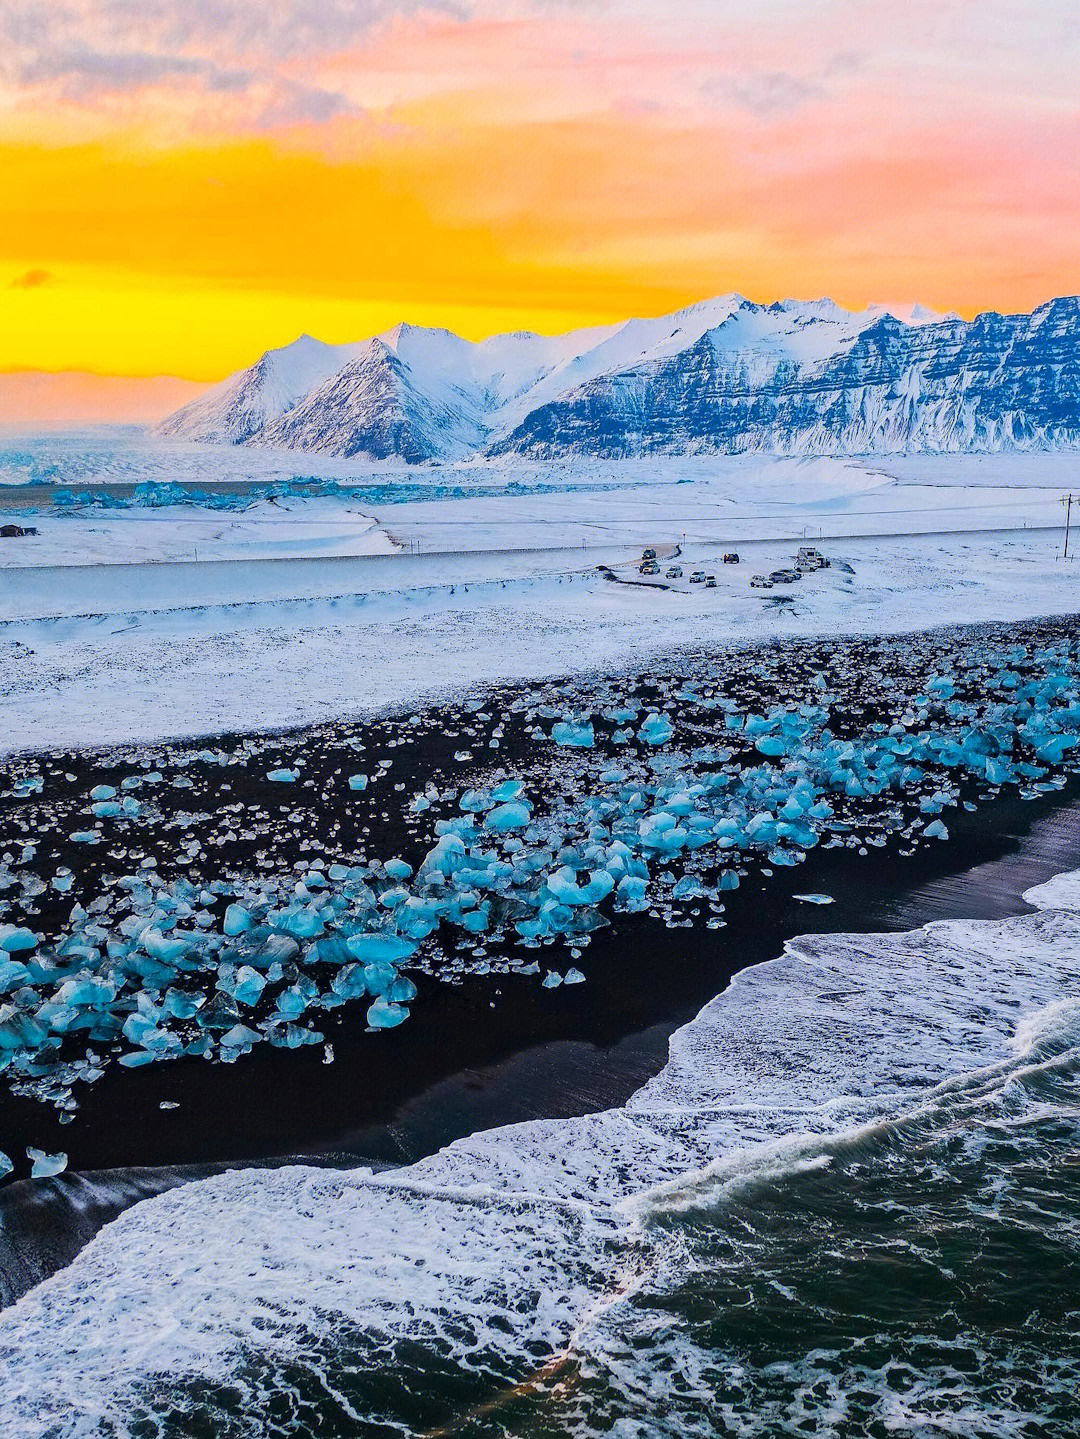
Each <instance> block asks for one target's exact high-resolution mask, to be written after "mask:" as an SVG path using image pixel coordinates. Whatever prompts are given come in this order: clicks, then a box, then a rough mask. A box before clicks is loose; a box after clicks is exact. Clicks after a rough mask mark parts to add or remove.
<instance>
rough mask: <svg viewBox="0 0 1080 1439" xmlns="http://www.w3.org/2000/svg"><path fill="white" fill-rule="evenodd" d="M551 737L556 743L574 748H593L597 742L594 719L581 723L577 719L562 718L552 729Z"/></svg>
mask: <svg viewBox="0 0 1080 1439" xmlns="http://www.w3.org/2000/svg"><path fill="white" fill-rule="evenodd" d="M551 738H552V739H553V740H554V741H555V743H556V744H560V745H567V746H569V747H571V748H573V749H592V748H593V747H594V746H595V744H596V732H595V731H594V729H593V725H592V720H586V721H584V723H579V722H578V721H576V720H560V721H559V723H558V724H556V725H553V726H552V729H551Z"/></svg>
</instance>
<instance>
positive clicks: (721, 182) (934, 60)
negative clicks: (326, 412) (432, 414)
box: [0, 0, 1080, 380]
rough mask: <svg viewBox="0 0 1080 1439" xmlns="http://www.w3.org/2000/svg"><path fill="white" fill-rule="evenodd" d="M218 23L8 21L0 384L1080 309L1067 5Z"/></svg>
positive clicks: (592, 7)
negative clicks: (744, 297)
mask: <svg viewBox="0 0 1080 1439" xmlns="http://www.w3.org/2000/svg"><path fill="white" fill-rule="evenodd" d="M43 9H44V10H45V12H46V13H45V14H44V15H43ZM194 10H195V7H190V6H181V5H179V4H178V3H173V0H151V3H148V4H146V5H144V6H141V7H139V8H138V9H137V10H133V9H132V7H130V6H129V5H127V4H125V3H122V0H72V3H71V4H70V5H68V6H65V7H59V6H57V7H41V6H40V5H39V4H37V3H35V0H12V3H9V4H8V5H6V6H5V7H4V10H3V14H2V16H0V39H2V40H3V46H4V52H5V53H4V59H3V60H2V61H0V174H2V175H3V180H4V183H3V185H0V292H2V297H0V314H2V323H0V370H18V369H41V370H84V369H85V370H91V371H94V372H97V373H99V374H116V375H151V374H170V375H176V376H180V377H182V378H185V379H194V380H212V379H216V378H218V377H220V376H221V375H223V374H225V373H227V372H229V371H231V370H233V369H236V368H237V367H239V366H241V365H244V364H247V363H250V362H251V361H252V360H253V359H254V358H255V357H256V356H257V355H258V354H259V353H261V352H262V350H264V349H265V348H266V347H267V346H269V345H275V344H281V343H285V342H287V341H288V340H291V339H292V338H294V337H295V336H296V335H297V334H298V333H300V332H303V331H309V332H311V333H314V334H317V335H319V336H320V337H322V338H325V339H328V340H335V341H342V340H349V339H355V338H358V337H360V336H363V335H366V334H371V333H374V332H377V331H378V330H380V329H383V328H385V327H387V326H389V325H391V324H393V323H394V322H395V321H397V320H399V319H401V318H407V319H409V320H411V321H413V322H415V323H425V324H440V325H445V326H447V327H449V328H452V329H456V330H458V331H460V332H462V333H464V334H467V335H469V336H471V337H478V336H481V335H484V334H488V333H491V332H493V331H495V330H499V329H508V328H525V327H528V328H535V329H541V330H546V331H552V330H557V329H563V328H568V327H570V326H572V325H577V324H585V323H591V322H595V321H602V320H611V319H614V318H617V317H621V316H624V315H629V314H640V313H659V312H661V311H663V310H667V309H671V308H675V307H677V306H679V305H681V304H684V303H688V302H690V301H693V300H695V299H698V298H701V297H703V296H705V295H709V294H716V293H721V292H724V291H729V290H738V291H740V292H743V293H745V294H748V295H749V296H751V297H752V298H755V299H759V300H771V299H775V298H777V297H781V296H786V295H797V296H801V297H810V296H815V295H819V294H825V293H828V294H831V295H832V296H833V297H834V298H836V299H837V300H839V301H840V302H841V303H844V304H849V305H858V304H864V303H869V302H872V301H893V300H911V299H918V300H920V301H922V302H924V303H926V304H929V305H933V306H935V307H937V308H941V309H945V310H949V309H956V310H959V311H960V312H961V313H965V314H972V313H975V312H976V311H977V310H979V309H984V308H996V309H1028V308H1031V307H1032V306H1034V305H1036V304H1038V303H1040V302H1041V301H1043V300H1045V299H1047V298H1048V297H1050V296H1052V295H1054V294H1059V293H1066V292H1073V291H1075V290H1076V289H1077V288H1078V287H1080V269H1078V265H1077V260H1078V250H1080V245H1078V240H1077V236H1078V234H1080V227H1078V220H1080V104H1078V100H1077V86H1076V79H1075V76H1076V66H1077V61H1078V59H1080V54H1078V48H1080V44H1078V40H1077V30H1076V26H1075V24H1074V18H1075V17H1074V14H1073V11H1072V7H1066V6H1064V5H1062V4H1060V3H1057V0H1047V3H1045V4H1041V5H1039V6H1031V5H1029V4H1021V3H1014V0H986V3H983V4H980V5H978V6H975V5H973V4H970V3H967V0H942V3H937V4H931V3H928V0H911V3H907V4H905V5H903V6H900V5H879V4H871V3H868V0H817V3H809V0H803V3H793V0H758V3H755V4H751V3H749V0H690V3H682V4H677V5H674V6H670V5H665V4H661V3H658V0H636V2H635V0H612V3H608V4H603V3H598V4H558V3H556V4H546V3H540V0H537V3H535V4H530V3H524V0H522V3H516V4H494V3H468V0H466V3H465V4H463V5H457V4H455V5H452V6H451V5H447V6H446V7H445V8H443V7H440V6H439V5H432V6H427V5H416V4H410V3H396V0H338V3H337V4H333V5H330V4H328V5H326V6H323V7H315V6H311V5H307V4H303V3H301V0H274V3H272V4H265V5H259V6H253V5H251V4H245V3H241V0H209V3H207V4H204V5H201V6H200V7H198V14H195V13H194ZM32 17H36V20H35V23H31V19H32Z"/></svg>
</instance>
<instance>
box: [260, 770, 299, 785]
mask: <svg viewBox="0 0 1080 1439" xmlns="http://www.w3.org/2000/svg"><path fill="white" fill-rule="evenodd" d="M266 778H267V779H269V780H273V782H274V783H275V784H295V783H296V781H297V780H298V779H299V778H300V776H299V774H298V773H297V771H296V770H294V769H272V770H268V771H267V775H266Z"/></svg>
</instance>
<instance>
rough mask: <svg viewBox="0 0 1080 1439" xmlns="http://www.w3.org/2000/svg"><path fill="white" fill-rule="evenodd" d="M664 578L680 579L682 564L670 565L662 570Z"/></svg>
mask: <svg viewBox="0 0 1080 1439" xmlns="http://www.w3.org/2000/svg"><path fill="white" fill-rule="evenodd" d="M664 578H665V579H666V580H681V579H682V565H672V566H671V568H670V569H668V570H665V571H664Z"/></svg>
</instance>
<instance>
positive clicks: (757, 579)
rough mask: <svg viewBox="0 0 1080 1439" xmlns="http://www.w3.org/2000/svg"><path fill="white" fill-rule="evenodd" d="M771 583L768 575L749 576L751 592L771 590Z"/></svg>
mask: <svg viewBox="0 0 1080 1439" xmlns="http://www.w3.org/2000/svg"><path fill="white" fill-rule="evenodd" d="M772 587H773V582H772V580H771V579H769V577H768V575H751V576H750V588H751V589H752V590H771V589H772Z"/></svg>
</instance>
